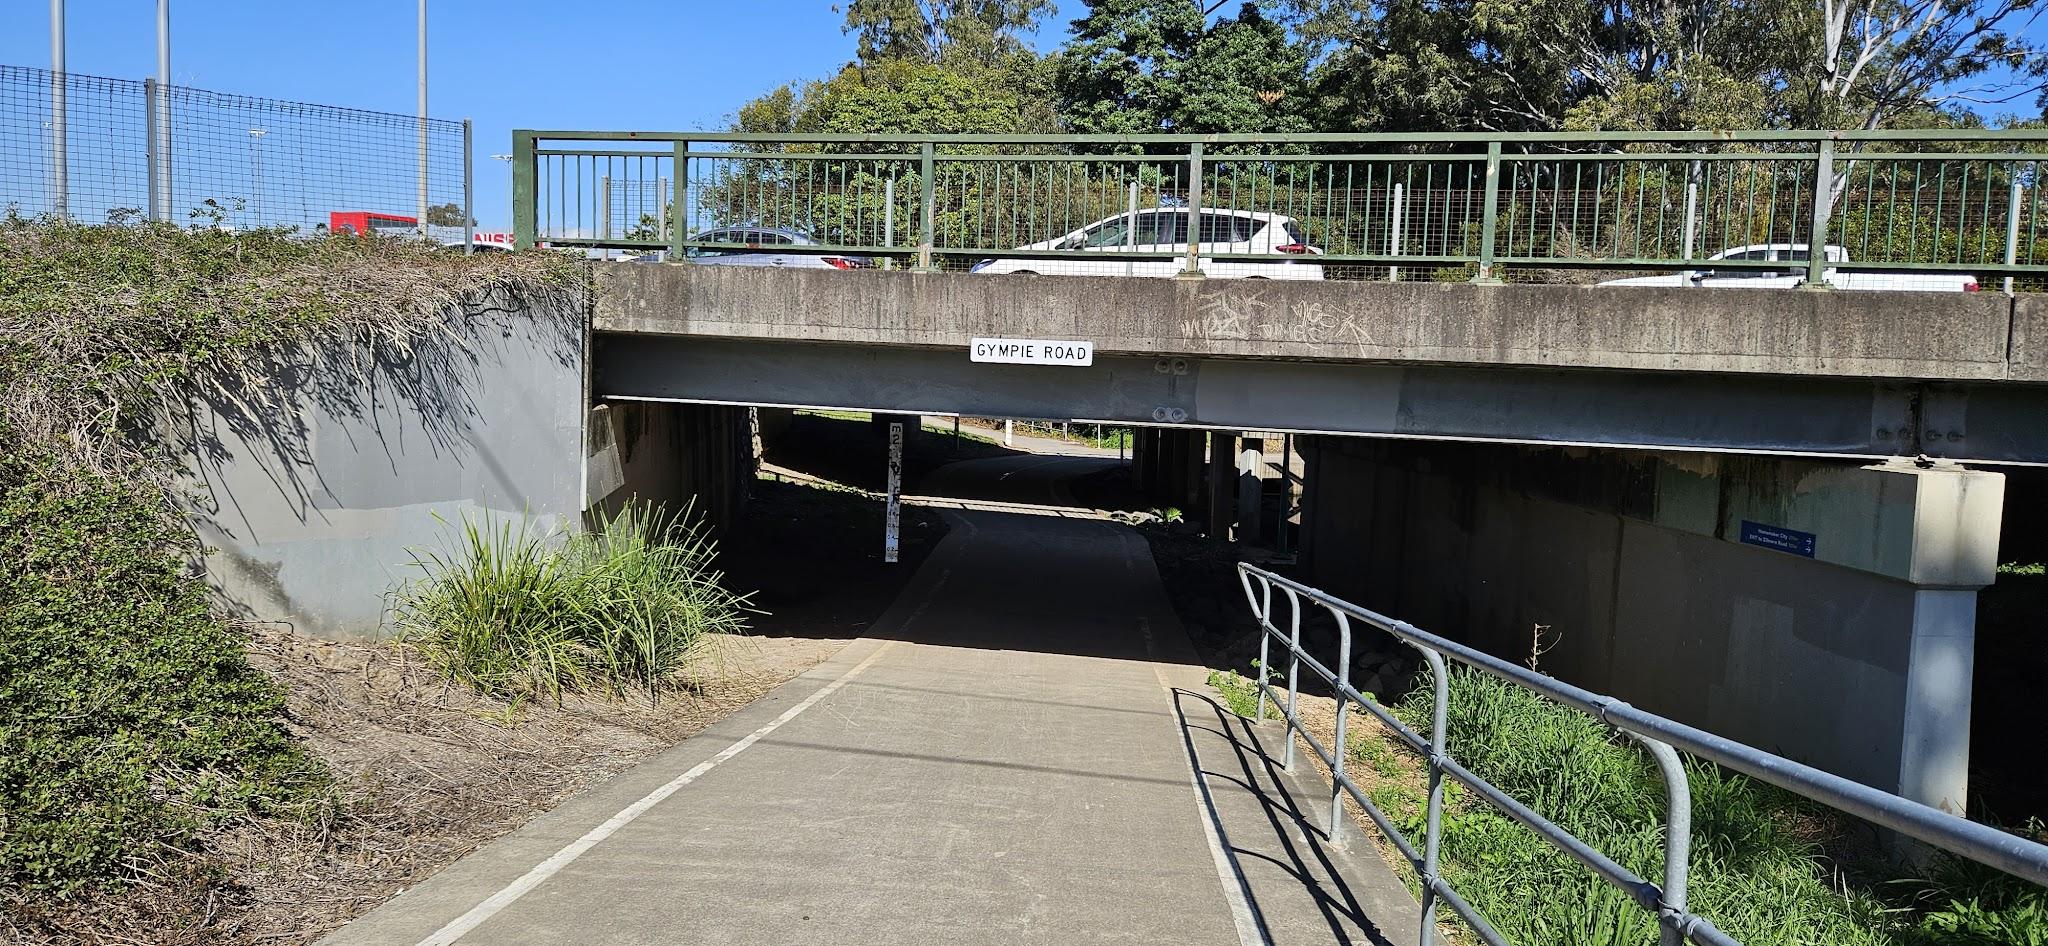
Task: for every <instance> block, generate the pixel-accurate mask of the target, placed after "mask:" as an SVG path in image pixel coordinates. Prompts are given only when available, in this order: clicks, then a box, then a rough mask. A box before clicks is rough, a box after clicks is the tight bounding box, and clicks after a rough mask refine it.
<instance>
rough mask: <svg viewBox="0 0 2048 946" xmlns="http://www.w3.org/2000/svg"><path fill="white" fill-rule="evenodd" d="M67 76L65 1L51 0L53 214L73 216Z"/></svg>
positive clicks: (51, 212)
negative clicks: (66, 94)
mask: <svg viewBox="0 0 2048 946" xmlns="http://www.w3.org/2000/svg"><path fill="white" fill-rule="evenodd" d="M68 85H69V80H68V79H67V78H66V77H65V75H64V0H50V215H51V216H53V217H57V218H58V219H64V218H66V217H69V216H71V153H70V146H71V137H70V130H69V129H68V128H67V125H68V124H69V121H68V120H69V118H70V108H69V107H68V106H67V105H66V104H65V102H64V94H65V93H66V92H67V91H69V89H68V88H67V86H68Z"/></svg>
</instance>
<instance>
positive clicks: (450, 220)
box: [427, 204, 476, 227]
mask: <svg viewBox="0 0 2048 946" xmlns="http://www.w3.org/2000/svg"><path fill="white" fill-rule="evenodd" d="M465 219H469V225H470V226H475V225H476V221H475V220H474V219H470V218H466V217H464V216H463V213H462V205H460V204H435V205H433V206H432V207H428V208H427V226H430V227H459V226H462V225H463V221H464V220H465Z"/></svg>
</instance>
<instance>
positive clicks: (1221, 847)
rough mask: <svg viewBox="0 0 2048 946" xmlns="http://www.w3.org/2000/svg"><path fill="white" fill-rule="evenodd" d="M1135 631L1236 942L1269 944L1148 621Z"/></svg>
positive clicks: (1143, 620) (1253, 945)
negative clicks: (1176, 746) (1171, 728)
mask: <svg viewBox="0 0 2048 946" xmlns="http://www.w3.org/2000/svg"><path fill="white" fill-rule="evenodd" d="M1138 631H1139V632H1140V633H1142V634H1144V635H1145V652H1146V653H1147V654H1148V655H1150V656H1151V657H1152V673H1153V675H1154V676H1155V677H1157V678H1158V680H1159V686H1160V688H1161V689H1163V690H1165V691H1166V697H1167V700H1168V701H1170V702H1171V703H1172V704H1173V718H1174V719H1175V720H1176V721H1177V722H1179V724H1180V751H1181V754H1183V755H1185V756H1186V757H1187V760H1188V781H1189V782H1190V783H1192V784H1193V785H1194V787H1195V817H1196V818H1197V819H1199V820H1200V821H1201V822H1202V836H1203V837H1205V838H1207V839H1208V840H1209V855H1210V857H1211V859H1213V860H1214V861H1215V862H1216V879H1217V881H1219V882H1221V883H1222V884H1223V900H1224V902H1225V903H1226V904H1228V905H1229V906H1230V919H1231V922H1232V923H1233V924H1235V925H1236V927H1237V941H1238V943H1239V946H1272V943H1273V940H1272V937H1270V936H1267V935H1266V924H1265V922H1264V921H1263V920H1262V919H1261V918H1260V917H1259V915H1258V910H1257V908H1256V907H1254V906H1252V901H1251V896H1250V881H1248V880H1246V879H1245V876H1244V871H1243V870H1241V869H1239V867H1238V866H1237V856H1236V855H1234V854H1232V853H1231V852H1230V847H1229V845H1228V843H1226V840H1225V835H1224V831H1223V821H1222V816H1221V815H1220V814H1219V813H1218V812H1217V811H1216V799H1215V798H1214V797H1213V796H1211V795H1210V794H1209V782H1208V779H1206V778H1204V777H1203V775H1202V767H1201V764H1200V763H1198V762H1197V761H1196V760H1195V746H1194V741H1193V738H1192V737H1191V736H1190V735H1189V732H1188V720H1187V717H1186V716H1184V715H1182V714H1181V711H1180V700H1179V698H1178V697H1176V696H1175V695H1174V687H1173V684H1171V683H1170V682H1168V681H1167V679H1166V670H1165V669H1164V668H1163V667H1161V666H1160V664H1159V653H1158V649H1157V648H1156V647H1154V646H1153V643H1152V622H1151V620H1149V619H1147V618H1139V619H1138Z"/></svg>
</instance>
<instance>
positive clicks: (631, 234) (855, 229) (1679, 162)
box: [513, 129, 2048, 288]
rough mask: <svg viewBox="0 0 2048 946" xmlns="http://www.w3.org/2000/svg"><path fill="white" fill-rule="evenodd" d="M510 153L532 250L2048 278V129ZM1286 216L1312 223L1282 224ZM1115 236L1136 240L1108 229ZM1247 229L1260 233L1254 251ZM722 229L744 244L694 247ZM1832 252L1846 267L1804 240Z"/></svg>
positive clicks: (519, 149) (1041, 138)
mask: <svg viewBox="0 0 2048 946" xmlns="http://www.w3.org/2000/svg"><path fill="white" fill-rule="evenodd" d="M513 152H514V154H513V199H514V205H513V213H514V227H515V230H516V231H517V233H518V238H519V240H520V243H521V245H522V246H530V245H533V244H535V243H546V244H549V245H555V246H571V247H576V246H580V247H603V248H612V249H624V250H666V251H667V252H668V254H669V256H670V257H671V258H673V259H676V260H683V259H687V258H688V257H689V256H690V255H691V254H692V252H693V251H694V252H697V253H703V252H718V251H720V250H721V248H722V249H724V250H731V249H732V247H731V245H730V244H731V242H733V239H732V237H733V234H732V233H731V232H729V231H734V230H739V231H746V230H754V231H769V230H778V231H795V232H796V233H798V234H800V235H801V237H802V238H803V239H804V240H805V241H806V242H804V243H803V244H801V245H790V246H778V247H776V250H777V251H778V252H787V253H792V254H800V255H813V256H822V255H831V256H838V257H848V256H851V257H856V258H859V257H868V258H873V259H877V260H880V261H881V262H882V265H897V264H899V263H900V264H910V265H914V266H915V267H916V268H918V269H924V270H930V269H937V268H945V267H949V266H950V267H959V266H964V265H965V264H968V263H971V262H975V261H978V260H992V261H1001V262H1005V263H1007V264H1009V265H1007V266H1005V267H999V268H998V269H997V271H1005V270H1008V271H1030V272H1037V271H1041V270H1043V271H1057V270H1058V269H1059V268H1060V267H1062V266H1065V267H1067V268H1069V269H1075V270H1077V271H1088V272H1115V271H1117V267H1115V266H1110V267H1107V268H1105V267H1103V266H1101V265H1100V264H1102V263H1105V262H1110V263H1119V262H1120V263H1124V264H1126V265H1125V266H1124V267H1123V269H1124V271H1126V272H1130V273H1133V274H1139V273H1142V274H1146V275H1171V274H1177V275H1182V276H1191V277H1192V276H1200V275H1204V274H1205V271H1210V270H1214V269H1216V267H1217V264H1218V263H1219V262H1222V263H1227V264H1273V263H1285V264H1297V265H1308V266H1321V267H1324V268H1325V269H1328V268H1331V267H1336V268H1338V269H1340V270H1342V271H1344V272H1348V273H1362V274H1371V273H1384V274H1385V275H1386V276H1387V277H1388V278H1402V274H1403V273H1406V274H1407V278H1415V277H1418V276H1420V277H1425V278H1433V279H1468V278H1469V279H1472V280H1475V281H1480V282H1487V281H1494V280H1495V279H1497V278H1498V276H1499V273H1500V271H1501V269H1502V268H1503V267H1513V268H1521V269H1574V268H1577V269H1587V268H1592V269H1623V270H1626V269H1667V270H1668V269H1674V268H1678V269H1683V270H1684V271H1686V272H1689V273H1692V274H1694V275H1700V273H1701V271H1700V270H1697V269H1694V268H1693V267H1695V266H1696V265H1698V263H1697V261H1700V260H1703V259H1706V258H1709V257H1712V256H1714V255H1716V254H1717V253H1718V252H1719V251H1722V250H1724V249H1730V250H1735V249H1740V248H1743V247H1756V248H1770V247H1777V248H1778V250H1779V252H1778V253H1777V254H1776V255H1777V256H1779V257H1782V258H1769V257H1770V256H1771V254H1770V253H1768V252H1765V253H1763V254H1762V256H1763V257H1764V258H1741V257H1739V256H1738V257H1737V258H1730V259H1717V260H1714V261H1713V263H1712V266H1711V268H1712V271H1713V272H1715V273H1719V274H1721V275H1723V276H1737V275H1741V274H1743V273H1745V272H1747V273H1753V274H1756V275H1767V274H1770V273H1774V272H1775V273H1785V272H1799V271H1803V276H1804V282H1805V284H1806V285H1808V286H1811V287H1813V288H1827V287H1829V286H1830V285H1831V284H1832V280H1831V277H1833V276H1834V275H1835V274H1837V273H1841V274H1848V273H1857V272H1878V271H1896V273H1897V274H1898V275H1897V277H1896V278H1895V280H1894V281H1893V284H1894V286H1895V287H1901V288H1911V287H1912V281H1913V280H1914V279H1919V280H1921V281H1923V282H1927V283H1930V284H1929V285H1927V286H1926V288H1954V287H1956V286H1958V285H1960V284H1961V281H1960V280H1954V279H1951V280H1949V281H1948V282H1946V283H1942V282H1940V281H1939V280H1938V278H1937V277H1936V276H1935V275H1934V274H1937V273H1940V272H1942V271H1949V272H1951V273H1952V274H1969V275H1975V276H1993V275H2004V276H2006V277H2007V278H2008V279H2010V277H2012V276H2014V275H2019V276H2040V275H2048V247H2044V246H2042V240H2041V239H2040V238H2041V236H2042V235H2043V233H2044V232H2048V221H2044V220H2043V214H2042V213H2041V208H2040V201H2039V199H2038V196H2037V190H2038V188H2037V184H2038V182H2039V181H2040V179H2041V170H2042V161H2043V160H2044V159H2048V130H2043V129H2016V130H2004V131H1987V130H1938V129H1914V130H1899V131H1704V132H1549V133H1530V134H1513V135H1503V134H1494V133H1484V132H1447V133H1433V132H1403V133H1387V134H1373V135H1357V134H1343V133H1330V134H1303V135H1258V134H1239V135H1129V136H1089V135H908V134H825V133H817V134H751V133H731V132H641V131H530V130H522V131H517V132H514V133H513ZM1275 218H1285V220H1286V221H1287V226H1288V227H1291V228H1292V229H1291V230H1288V231H1287V232H1286V233H1285V234H1283V233H1282V232H1281V231H1282V230H1283V229H1284V228H1283V227H1282V226H1280V225H1279V224H1280V221H1279V220H1277V219H1275ZM1241 220H1251V221H1253V222H1252V223H1249V224H1241V223H1234V222H1233V221H1241ZM1114 226H1121V228H1122V230H1121V231H1118V232H1124V231H1127V236H1126V238H1124V239H1122V240H1118V239H1116V238H1115V237H1116V232H1106V233H1105V231H1104V228H1110V227H1114ZM1261 227H1263V229H1261ZM1091 228H1092V229H1091ZM1247 230H1249V231H1254V232H1258V233H1260V234H1262V235H1261V236H1259V237H1258V238H1257V239H1249V238H1246V239H1240V238H1239V237H1246V236H1247V234H1246V233H1245V232H1243V231H1247ZM711 231H728V232H725V233H722V234H720V238H719V239H705V240H698V239H695V237H697V236H699V235H702V234H706V233H708V232H711ZM1140 232H1142V233H1144V234H1146V237H1145V238H1144V239H1135V238H1133V237H1134V236H1135V235H1136V234H1138V233H1140ZM1098 235H1100V236H1101V238H1100V239H1097V236H1098ZM1190 236H1193V237H1195V238H1194V239H1192V240H1191V239H1189V237H1190ZM781 238H782V237H780V236H770V237H767V239H768V240H771V241H773V240H778V239H781ZM740 242H747V241H745V240H741V241H740ZM1819 245H1826V246H1831V247H1839V248H1840V252H1837V253H1835V254H1833V256H1835V257H1840V256H1843V255H1846V256H1847V259H1839V258H1829V255H1828V254H1818V253H1807V252H1804V248H1805V247H1808V246H1819ZM1317 251H1320V252H1317ZM1800 255H1803V256H1805V257H1807V258H1805V259H1798V258H1796V257H1797V256H1800ZM858 262H860V263H862V264H863V265H864V264H865V261H864V260H859V261H858ZM1081 264H1094V265H1093V266H1092V267H1091V266H1088V265H1081ZM1175 264H1178V265H1177V267H1176V266H1175ZM1369 267H1376V268H1369ZM1403 267H1406V269H1403ZM1251 272H1254V271H1253V270H1244V271H1240V272H1238V273H1236V274H1239V275H1242V274H1246V273H1251ZM1256 272H1261V273H1265V274H1269V275H1275V276H1285V275H1288V274H1296V275H1300V274H1308V273H1311V272H1312V271H1311V270H1299V269H1295V270H1282V271H1273V270H1261V271H1256ZM1226 274H1227V273H1226ZM1899 280H1904V282H1899Z"/></svg>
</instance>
